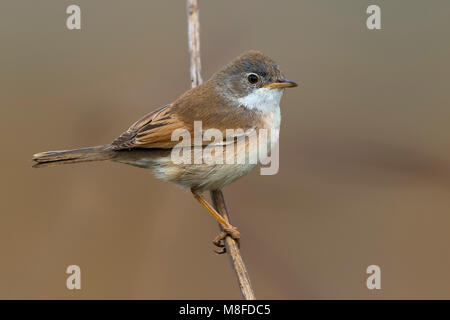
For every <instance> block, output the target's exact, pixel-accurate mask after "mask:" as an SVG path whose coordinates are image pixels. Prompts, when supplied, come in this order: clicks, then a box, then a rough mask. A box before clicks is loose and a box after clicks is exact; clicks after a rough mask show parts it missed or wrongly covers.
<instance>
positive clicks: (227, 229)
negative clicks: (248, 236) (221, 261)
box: [191, 189, 241, 253]
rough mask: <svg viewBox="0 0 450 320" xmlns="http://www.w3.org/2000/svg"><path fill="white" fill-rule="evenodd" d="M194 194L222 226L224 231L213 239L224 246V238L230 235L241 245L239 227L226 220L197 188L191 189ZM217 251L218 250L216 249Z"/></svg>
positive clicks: (217, 244)
mask: <svg viewBox="0 0 450 320" xmlns="http://www.w3.org/2000/svg"><path fill="white" fill-rule="evenodd" d="M191 192H192V194H193V195H194V198H195V199H197V201H198V202H200V204H201V205H202V206H203V207H204V208H205V209H206V210H208V212H209V213H210V214H211V215H212V216H213V217H214V219H216V220H217V222H219V224H220V226H221V227H222V229H223V231H222V232H221V233H220V234H219V235H218V236H217V237H216V238H215V239H214V240H213V243H214V244H215V245H216V246H217V247H220V248H224V246H225V245H224V244H223V240H224V239H225V238H226V237H227V236H230V237H231V238H233V239H234V240H236V242H237V243H238V246H239V245H240V238H241V234H240V233H239V231H238V229H237V228H236V227H233V226H232V225H231V224H230V223H229V222H228V221H226V220H225V219H224V218H223V217H222V216H221V215H220V213H218V212H217V211H216V209H214V207H213V206H212V205H211V204H209V203H208V201H206V199H205V198H204V197H203V196H202V195H201V194H200V192H198V191H196V190H195V189H191ZM216 252H217V251H216ZM217 253H224V251H223V250H222V251H220V252H217Z"/></svg>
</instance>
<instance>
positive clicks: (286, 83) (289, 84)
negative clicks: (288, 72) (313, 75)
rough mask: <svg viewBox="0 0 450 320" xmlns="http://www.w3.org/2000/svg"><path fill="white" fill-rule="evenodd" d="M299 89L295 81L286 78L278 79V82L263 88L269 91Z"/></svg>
mask: <svg viewBox="0 0 450 320" xmlns="http://www.w3.org/2000/svg"><path fill="white" fill-rule="evenodd" d="M293 87H297V84H296V83H295V82H294V81H291V80H287V79H284V78H280V79H278V80H277V81H276V82H273V83H269V84H266V85H264V86H263V88H269V89H284V88H293Z"/></svg>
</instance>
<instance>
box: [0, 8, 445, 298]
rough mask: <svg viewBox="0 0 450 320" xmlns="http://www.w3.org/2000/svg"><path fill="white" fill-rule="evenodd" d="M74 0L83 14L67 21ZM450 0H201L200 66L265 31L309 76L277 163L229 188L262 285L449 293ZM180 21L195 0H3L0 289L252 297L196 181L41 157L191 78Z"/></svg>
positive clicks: (250, 43)
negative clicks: (47, 163)
mask: <svg viewBox="0 0 450 320" xmlns="http://www.w3.org/2000/svg"><path fill="white" fill-rule="evenodd" d="M69 4H78V5H80V6H81V10H82V13H81V18H82V29H81V31H69V30H67V29H66V25H65V24H66V18H67V14H66V13H65V10H66V7H67V6H68V5H69ZM369 4H378V5H380V6H381V10H382V30H380V31H369V30H368V29H367V28H366V24H365V23H366V22H365V21H366V17H367V14H366V13H365V11H366V8H367V6H368V5H369ZM449 11H450V4H449V2H448V1H432V2H427V1H423V0H422V1H409V0H408V1H407V0H402V1H400V0H398V1H333V0H329V1H260V0H253V1H237V0H234V1H201V3H200V19H201V41H202V43H201V48H202V55H203V75H204V78H208V77H209V76H210V75H211V74H212V73H213V72H215V71H216V70H217V69H218V68H220V67H221V66H222V65H224V64H225V63H227V62H229V61H230V60H231V59H232V58H234V57H235V56H237V55H238V54H240V53H242V52H244V51H246V50H248V49H258V50H261V51H263V52H264V53H266V54H267V55H269V56H271V57H273V58H274V59H275V60H276V61H277V62H278V63H279V64H280V66H281V68H282V70H283V72H284V73H285V75H286V77H288V78H289V79H292V80H295V81H297V82H298V83H299V84H300V87H299V88H297V89H293V90H289V91H287V92H286V94H285V97H284V99H283V101H282V116H283V121H282V131H281V137H280V139H281V144H280V147H281V149H280V161H281V164H280V172H279V173H278V174H277V175H275V176H260V175H259V170H255V171H254V172H253V173H252V174H250V175H249V176H247V177H245V178H243V179H241V180H239V181H238V182H236V183H234V184H232V185H231V186H229V187H227V188H226V189H225V190H224V192H225V196H226V199H227V204H228V207H229V209H230V211H231V215H232V220H233V224H235V225H236V226H238V227H239V229H240V231H241V232H242V234H243V239H242V241H243V247H242V253H243V256H244V258H245V260H246V262H247V267H248V269H249V272H250V275H251V279H252V282H253V285H254V288H255V291H256V295H257V297H258V298H269V299H270V298H274V299H286V298H287V299H316V298H325V299H335V298H344V299H347V298H357V299H359V298H369V299H378V298H387V299H390V298H427V299H428V298H450V274H449V270H450V252H449V246H448V244H449V241H450V234H449V227H450V139H449V136H450V105H449V97H450V91H449V83H450V63H449V57H450V43H449V38H450V37H449V36H450V32H449V31H450V20H449ZM186 26H187V22H186V12H185V2H184V1H162V0H158V1H127V2H126V1H88V0H79V1H56V0H54V1H39V2H37V1H25V0H14V1H13V0H6V1H5V0H3V1H2V2H1V4H0V40H1V53H0V65H1V73H0V87H1V94H0V106H1V108H0V110H1V116H0V123H1V127H0V128H1V136H2V138H3V139H2V152H1V154H2V157H1V161H2V162H1V169H0V170H1V172H0V176H1V183H0V195H1V202H0V210H1V215H0V252H1V261H0V298H7V299H10V298H25V299H30V298H44V299H46V298H56V299H60V298H64V299H79V298H88V299H91V298H105V299H109V298H125V299H129V298H137V299H164V298H177V299H184V298H189V299H196V298H206V299H221V298H240V293H239V290H238V287H237V284H236V282H235V278H234V274H233V272H232V269H231V268H230V264H229V261H228V257H227V256H225V255H224V256H217V255H215V254H214V253H213V252H212V249H213V246H212V244H211V240H212V239H213V238H214V236H215V235H216V234H217V232H218V227H217V224H216V223H215V222H214V221H213V219H212V218H211V217H210V216H209V215H208V214H207V213H206V211H205V210H204V209H202V208H201V207H200V206H199V205H198V203H196V201H195V200H194V199H193V198H192V197H191V195H190V193H189V192H187V191H183V190H181V189H179V188H178V187H176V186H173V185H170V184H167V183H164V182H161V181H157V180H156V179H155V178H154V177H153V176H152V175H151V173H150V172H149V171H145V170H142V169H138V168H133V167H129V166H125V165H120V164H115V163H93V164H81V165H76V166H64V167H58V168H48V169H41V170H35V169H32V168H31V161H30V159H31V155H32V154H33V153H36V152H39V151H47V150H55V149H64V148H75V147H83V146H89V145H99V144H103V143H106V142H110V141H112V139H114V138H115V137H117V136H118V135H119V134H120V133H121V132H122V131H123V130H125V129H126V128H128V126H129V125H130V124H131V123H132V122H134V121H135V120H137V119H138V118H139V117H140V116H142V115H144V114H146V113H147V112H149V111H151V110H153V109H155V108H156V107H158V106H161V105H163V104H166V103H168V102H170V101H172V100H174V99H175V98H176V97H177V96H178V95H179V94H181V93H182V92H184V91H185V90H187V89H188V88H189V75H188V74H189V68H188V67H189V66H188V61H189V60H188V50H187V31H186ZM70 264H76V265H79V266H80V267H81V270H82V290H80V291H69V290H67V289H66V287H65V281H66V278H67V275H66V274H65V269H66V267H67V266H68V265H70ZM371 264H377V265H379V266H380V267H381V271H382V283H381V286H382V289H381V290H378V291H377V290H374V291H369V290H368V289H367V288H366V285H365V282H366V278H367V276H368V275H367V274H366V273H365V270H366V268H367V266H369V265H371Z"/></svg>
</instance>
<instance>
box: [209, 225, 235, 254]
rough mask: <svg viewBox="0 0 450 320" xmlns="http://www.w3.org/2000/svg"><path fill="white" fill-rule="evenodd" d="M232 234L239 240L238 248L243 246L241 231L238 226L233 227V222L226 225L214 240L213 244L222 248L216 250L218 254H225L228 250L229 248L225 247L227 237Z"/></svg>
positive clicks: (233, 237)
mask: <svg viewBox="0 0 450 320" xmlns="http://www.w3.org/2000/svg"><path fill="white" fill-rule="evenodd" d="M228 236H230V237H231V238H232V239H233V240H235V241H236V242H237V245H238V248H240V247H241V233H240V232H239V231H238V229H237V228H236V227H233V226H232V225H231V224H230V225H227V226H224V227H223V231H222V232H220V233H219V235H218V236H217V237H216V238H215V239H214V240H213V244H214V245H215V246H216V247H218V248H220V250H214V252H215V253H217V254H224V253H226V252H227V248H226V247H225V238H226V237H228Z"/></svg>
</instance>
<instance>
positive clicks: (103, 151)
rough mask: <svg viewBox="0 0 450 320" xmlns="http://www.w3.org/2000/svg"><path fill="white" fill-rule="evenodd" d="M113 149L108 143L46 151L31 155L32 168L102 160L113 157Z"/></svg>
mask: <svg viewBox="0 0 450 320" xmlns="http://www.w3.org/2000/svg"><path fill="white" fill-rule="evenodd" d="M114 156H115V151H113V150H112V148H111V146H110V145H104V146H97V147H89V148H82V149H73V150H61V151H47V152H41V153H36V154H35V155H33V163H34V164H33V168H41V167H47V166H56V165H60V164H68V163H77V162H87V161H102V160H110V159H112V158H114Z"/></svg>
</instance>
